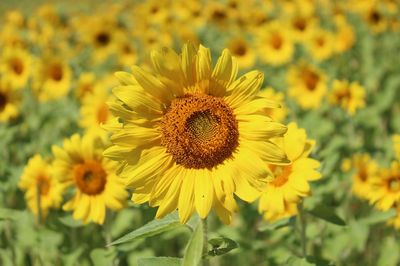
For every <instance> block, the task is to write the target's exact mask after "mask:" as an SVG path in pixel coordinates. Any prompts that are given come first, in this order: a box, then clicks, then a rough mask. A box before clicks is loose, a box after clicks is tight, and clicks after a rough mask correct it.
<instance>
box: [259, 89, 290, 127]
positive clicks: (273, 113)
mask: <svg viewBox="0 0 400 266" xmlns="http://www.w3.org/2000/svg"><path fill="white" fill-rule="evenodd" d="M260 96H261V97H265V98H266V99H270V100H272V101H275V102H277V103H279V105H280V106H281V107H280V108H271V109H266V110H265V112H266V113H267V115H268V116H270V117H271V118H272V119H273V120H275V121H277V122H283V121H284V120H285V118H286V116H287V114H288V111H289V110H288V108H287V107H286V106H285V95H284V94H283V92H279V91H275V90H274V89H273V88H271V87H268V88H265V89H263V90H261V92H260Z"/></svg>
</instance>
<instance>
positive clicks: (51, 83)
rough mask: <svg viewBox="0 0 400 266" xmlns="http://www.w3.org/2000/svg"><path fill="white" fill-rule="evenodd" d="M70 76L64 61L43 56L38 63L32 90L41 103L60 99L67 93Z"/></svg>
mask: <svg viewBox="0 0 400 266" xmlns="http://www.w3.org/2000/svg"><path fill="white" fill-rule="evenodd" d="M71 76H72V70H71V68H70V67H69V65H68V64H67V63H66V62H65V60H64V59H62V58H57V57H48V56H45V57H43V58H42V59H41V60H40V61H39V62H38V65H37V70H36V73H35V75H34V77H33V84H32V90H33V92H34V93H35V95H36V97H37V98H38V99H39V101H42V102H45V101H49V100H55V99H59V98H62V97H64V96H65V95H67V94H68V92H69V89H70V84H71Z"/></svg>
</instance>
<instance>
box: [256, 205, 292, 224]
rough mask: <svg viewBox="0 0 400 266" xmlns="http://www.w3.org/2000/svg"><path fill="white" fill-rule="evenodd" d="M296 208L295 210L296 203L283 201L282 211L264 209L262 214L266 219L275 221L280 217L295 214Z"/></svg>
mask: <svg viewBox="0 0 400 266" xmlns="http://www.w3.org/2000/svg"><path fill="white" fill-rule="evenodd" d="M297 213H298V210H297V204H296V203H289V202H285V203H284V211H283V212H281V213H276V212H272V211H268V210H267V211H265V212H264V214H263V217H264V219H265V220H266V221H268V222H270V223H272V222H276V221H278V220H281V219H285V218H289V217H292V216H295V215H297Z"/></svg>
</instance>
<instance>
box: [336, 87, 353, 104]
mask: <svg viewBox="0 0 400 266" xmlns="http://www.w3.org/2000/svg"><path fill="white" fill-rule="evenodd" d="M335 96H336V99H337V101H338V102H342V101H345V100H347V99H350V98H351V94H350V90H349V89H348V88H346V89H344V90H342V91H339V92H337V93H336V95H335Z"/></svg>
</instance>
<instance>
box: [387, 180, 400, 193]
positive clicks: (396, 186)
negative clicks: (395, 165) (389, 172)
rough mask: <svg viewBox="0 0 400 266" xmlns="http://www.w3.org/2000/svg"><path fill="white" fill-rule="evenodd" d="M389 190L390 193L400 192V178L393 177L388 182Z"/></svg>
mask: <svg viewBox="0 0 400 266" xmlns="http://www.w3.org/2000/svg"><path fill="white" fill-rule="evenodd" d="M389 189H390V190H391V191H399V190H400V178H397V177H394V178H392V179H390V181H389Z"/></svg>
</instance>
